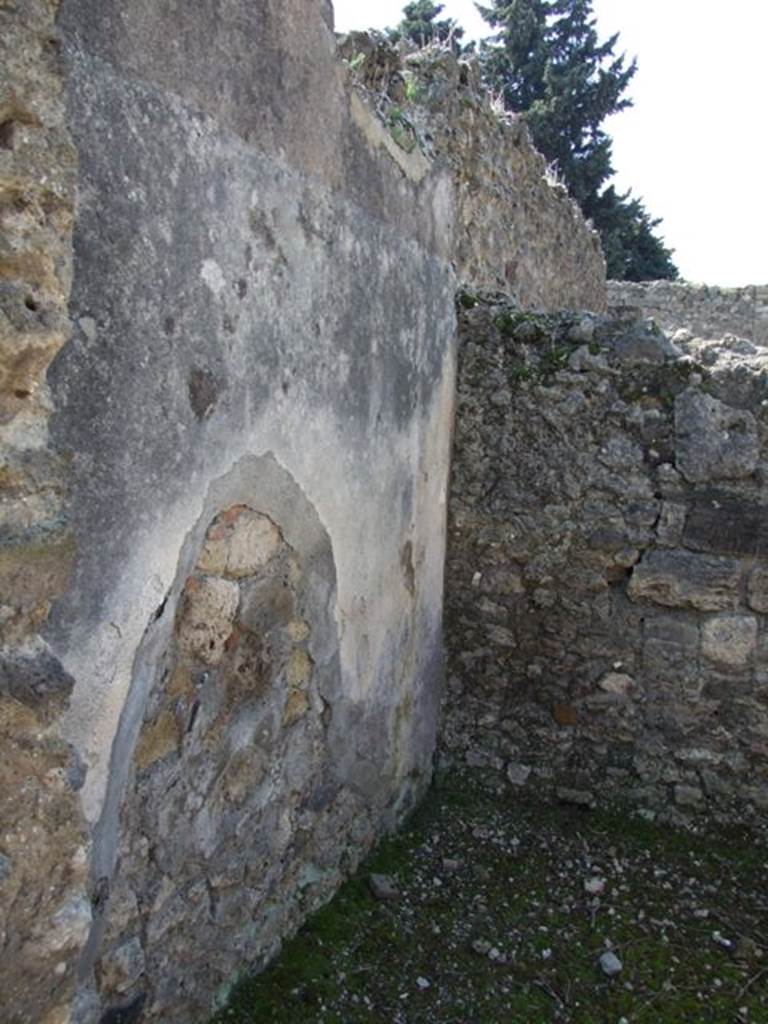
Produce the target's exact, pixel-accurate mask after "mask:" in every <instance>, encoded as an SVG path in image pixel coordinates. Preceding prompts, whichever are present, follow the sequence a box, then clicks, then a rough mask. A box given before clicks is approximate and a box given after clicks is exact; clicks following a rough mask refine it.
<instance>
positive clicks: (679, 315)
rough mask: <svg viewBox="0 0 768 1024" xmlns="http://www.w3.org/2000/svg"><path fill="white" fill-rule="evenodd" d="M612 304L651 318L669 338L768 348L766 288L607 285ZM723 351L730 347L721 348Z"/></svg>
mask: <svg viewBox="0 0 768 1024" xmlns="http://www.w3.org/2000/svg"><path fill="white" fill-rule="evenodd" d="M608 303H609V305H610V307H611V308H612V309H614V310H615V311H616V312H621V313H622V314H623V315H627V314H629V315H632V314H634V315H636V316H643V317H653V319H654V320H655V321H656V323H657V324H658V325H659V327H661V328H662V329H663V330H665V331H667V332H668V333H670V334H674V332H676V331H678V330H682V331H688V332H689V334H690V335H695V336H697V337H699V338H705V339H720V338H723V337H724V336H725V335H726V334H730V335H732V336H735V337H736V338H741V339H746V340H748V341H751V342H754V343H755V344H757V345H760V346H768V286H766V285H749V286H747V287H746V288H713V287H709V286H707V285H697V284H688V283H686V282H682V281H647V282H643V283H639V284H637V283H634V282H632V281H609V282H608ZM719 347H725V348H727V346H719Z"/></svg>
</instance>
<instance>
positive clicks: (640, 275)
mask: <svg viewBox="0 0 768 1024" xmlns="http://www.w3.org/2000/svg"><path fill="white" fill-rule="evenodd" d="M479 10H480V12H481V14H482V15H483V17H484V18H485V19H486V21H488V23H489V24H490V25H491V26H492V28H494V29H495V32H494V34H493V35H492V36H491V38H490V39H489V40H486V41H485V42H484V43H483V44H482V47H481V51H480V57H481V62H482V66H483V73H484V75H485V79H486V82H487V83H488V85H489V86H490V88H491V89H492V90H493V91H495V92H498V93H499V94H500V95H501V97H502V99H503V101H504V103H505V105H506V107H507V108H508V109H510V110H513V111H516V112H518V113H521V114H522V115H523V116H524V118H525V121H526V123H527V125H528V128H529V130H530V132H531V136H532V138H533V141H534V143H535V145H536V147H537V148H538V149H539V150H540V151H541V152H542V153H543V154H544V156H545V157H546V158H547V160H548V161H550V162H551V163H553V164H554V165H555V167H556V169H557V172H558V174H559V175H560V176H562V178H563V180H564V181H565V184H566V185H567V187H568V190H569V192H570V194H571V195H572V196H573V197H574V199H575V200H576V201H577V202H578V203H579V205H580V206H581V208H582V210H583V211H584V214H585V216H587V217H589V218H591V219H592V220H593V222H594V224H595V227H596V228H597V230H598V231H599V233H600V236H601V239H602V241H603V246H604V249H605V251H606V258H607V261H608V266H609V276H611V277H614V278H617V279H619V280H624V279H626V280H648V279H654V278H675V277H677V269H676V268H675V266H674V264H673V263H672V259H671V252H670V250H669V249H667V248H665V246H664V245H663V243H662V242H661V241H660V239H659V238H658V237H656V235H655V234H654V228H655V227H657V226H658V224H659V223H660V222H659V221H658V220H654V219H652V218H651V217H650V216H649V214H648V213H647V212H646V211H645V209H644V207H643V205H642V203H641V202H640V201H639V200H637V199H634V198H631V197H630V195H629V194H626V195H618V194H617V193H616V192H615V190H614V189H612V188H607V189H606V188H605V185H606V182H607V181H608V180H609V179H610V178H611V176H612V175H613V173H614V170H613V166H612V163H611V148H612V144H611V139H610V137H609V136H608V135H607V134H606V132H605V131H604V130H603V128H602V124H603V122H604V121H605V119H606V118H607V117H609V116H610V115H611V114H615V113H618V112H619V111H621V110H624V109H626V107H628V106H630V100H628V99H627V98H626V96H625V92H626V89H627V86H628V85H629V82H630V81H631V79H632V77H633V75H634V74H635V71H636V70H637V65H636V62H635V61H634V60H632V61H631V62H629V63H627V61H626V58H625V56H624V55H623V54H622V55H621V56H616V54H615V52H614V50H615V47H616V43H617V41H618V36H617V35H613V36H611V37H610V38H609V39H607V40H605V41H604V42H600V40H599V38H598V34H597V29H596V24H595V19H594V17H593V15H592V0H509V2H505V0H493V3H492V5H491V6H489V7H482V6H480V7H479Z"/></svg>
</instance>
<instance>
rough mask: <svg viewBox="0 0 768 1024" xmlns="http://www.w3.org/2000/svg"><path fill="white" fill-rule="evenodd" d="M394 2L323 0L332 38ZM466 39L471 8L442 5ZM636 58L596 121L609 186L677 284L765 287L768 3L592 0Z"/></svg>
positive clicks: (386, 14)
mask: <svg viewBox="0 0 768 1024" xmlns="http://www.w3.org/2000/svg"><path fill="white" fill-rule="evenodd" d="M404 3H405V0H334V7H335V8H336V28H337V31H346V30H347V29H351V28H384V27H386V26H387V25H394V24H396V23H397V22H398V21H399V20H400V17H401V12H402V8H403V6H404ZM444 4H445V10H444V11H443V14H442V15H441V17H452V18H456V20H457V21H458V22H459V23H460V24H461V25H463V26H464V28H465V29H466V30H467V32H468V34H469V36H470V37H472V36H477V35H485V34H486V33H487V31H488V29H487V26H486V25H485V23H484V22H483V20H482V19H481V18H480V16H479V15H478V14H477V11H476V10H475V7H474V3H473V2H472V0H444ZM593 9H594V12H595V15H596V17H597V23H598V30H599V32H600V38H601V39H605V38H606V37H607V36H609V35H611V34H612V33H613V32H617V31H618V32H620V33H621V37H620V39H619V42H618V45H617V51H618V52H622V51H626V52H627V53H628V54H629V55H630V56H637V58H638V65H639V70H638V72H637V74H636V75H635V77H634V79H633V81H632V83H631V85H630V89H629V95H630V96H631V97H632V99H633V100H634V104H635V105H634V107H632V108H631V109H629V110H626V111H624V112H623V113H621V114H618V115H616V117H615V118H612V119H611V120H610V121H608V122H607V124H606V127H607V130H608V133H609V134H610V135H611V136H612V137H613V141H614V150H613V152H614V165H615V167H616V169H617V176H616V179H615V181H614V184H615V185H616V186H617V188H620V189H622V190H625V189H627V188H630V187H631V188H632V190H633V193H634V194H635V195H637V196H639V197H640V198H641V199H643V200H644V202H645V205H646V207H647V209H648V211H649V213H651V214H652V215H653V216H654V217H662V218H663V219H664V223H663V224H661V225H660V226H659V228H658V231H659V233H660V234H661V235H662V236H663V237H664V238H665V241H666V243H667V245H669V246H671V247H672V248H673V249H674V250H675V254H674V259H675V262H676V263H677V265H678V267H679V269H680V272H681V274H682V276H683V277H684V278H686V279H688V280H690V281H698V282H702V283H705V284H719V285H728V286H734V285H744V284H766V283H768V0H730V2H729V3H728V4H723V3H722V2H718V3H716V2H715V0H593Z"/></svg>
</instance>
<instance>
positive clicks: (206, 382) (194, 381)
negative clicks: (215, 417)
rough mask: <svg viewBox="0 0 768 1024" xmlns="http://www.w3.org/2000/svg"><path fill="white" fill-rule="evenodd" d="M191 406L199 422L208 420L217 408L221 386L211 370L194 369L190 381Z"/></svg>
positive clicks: (190, 374)
mask: <svg viewBox="0 0 768 1024" xmlns="http://www.w3.org/2000/svg"><path fill="white" fill-rule="evenodd" d="M188 390H189V404H190V405H191V406H192V411H193V412H194V414H195V416H196V417H197V419H198V420H204V419H207V417H208V416H210V415H211V413H212V412H213V410H214V409H215V408H216V403H217V401H218V399H219V385H218V383H217V381H216V378H215V377H214V375H213V374H212V373H211V371H210V370H203V369H201V368H200V367H193V368H192V369H191V370H190V373H189V381H188Z"/></svg>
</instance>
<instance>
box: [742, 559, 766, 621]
mask: <svg viewBox="0 0 768 1024" xmlns="http://www.w3.org/2000/svg"><path fill="white" fill-rule="evenodd" d="M747 600H748V601H749V607H750V608H752V609H753V610H754V611H756V612H761V613H762V614H763V615H768V565H756V566H755V568H754V569H753V570H752V572H751V573H750V574H749V581H748V584H747Z"/></svg>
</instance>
